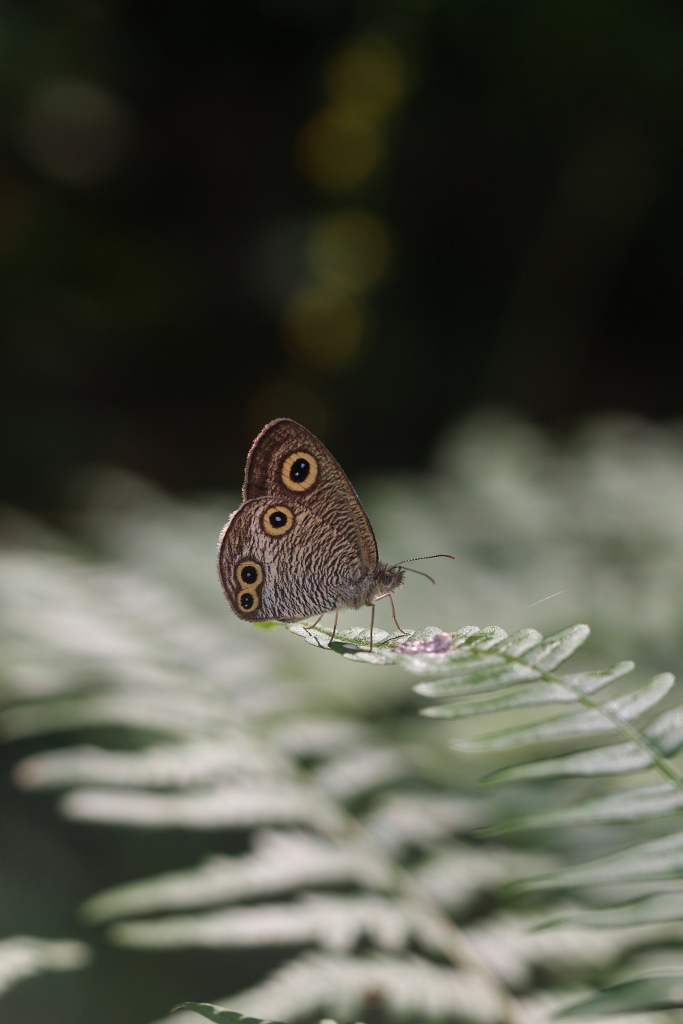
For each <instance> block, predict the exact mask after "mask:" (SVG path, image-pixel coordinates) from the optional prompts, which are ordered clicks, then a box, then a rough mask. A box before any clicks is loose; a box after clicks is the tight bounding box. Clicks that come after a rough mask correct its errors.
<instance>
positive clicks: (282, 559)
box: [218, 492, 374, 622]
mask: <svg viewBox="0 0 683 1024" xmlns="http://www.w3.org/2000/svg"><path fill="white" fill-rule="evenodd" d="M373 539H374V538H373ZM218 574H219V576H220V579H221V584H222V586H223V590H224V592H225V596H226V597H227V599H228V601H229V602H230V605H231V606H232V609H233V611H234V612H235V614H236V615H238V616H239V618H241V619H245V620H247V621H249V620H250V621H252V622H264V621H268V620H273V619H277V620H279V621H281V622H297V621H298V620H300V619H305V618H308V617H309V616H313V615H320V614H322V613H323V612H326V611H332V610H333V609H334V608H335V607H336V604H337V600H338V599H339V598H340V597H342V598H344V597H345V596H346V597H349V596H351V595H352V594H353V592H354V588H355V587H357V585H358V579H359V577H360V576H361V575H362V568H361V565H360V561H359V557H358V550H357V548H356V546H355V544H353V543H352V542H350V540H349V538H348V536H347V535H346V533H344V532H343V531H341V532H339V531H337V530H336V529H335V526H334V523H330V522H329V521H327V519H325V520H323V519H321V518H320V517H319V516H318V515H317V513H316V511H315V509H314V508H311V507H310V503H309V502H306V501H301V500H299V499H297V500H292V494H291V492H288V493H287V495H286V496H282V495H276V496H274V495H267V496H266V497H260V498H252V499H250V500H248V501H245V502H244V503H243V504H242V505H240V507H239V508H238V509H237V511H236V512H234V513H233V514H232V516H231V517H230V519H229V520H228V522H227V523H226V525H225V527H224V529H223V533H222V534H221V537H220V540H219V544H218Z"/></svg>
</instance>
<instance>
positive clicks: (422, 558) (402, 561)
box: [396, 555, 455, 566]
mask: <svg viewBox="0 0 683 1024" xmlns="http://www.w3.org/2000/svg"><path fill="white" fill-rule="evenodd" d="M428 558H452V559H453V561H455V555H419V556H418V557H417V558H403V559H402V560H401V561H400V562H397V563H396V565H397V566H402V565H403V563H404V562H424V561H426V560H427V559H428Z"/></svg>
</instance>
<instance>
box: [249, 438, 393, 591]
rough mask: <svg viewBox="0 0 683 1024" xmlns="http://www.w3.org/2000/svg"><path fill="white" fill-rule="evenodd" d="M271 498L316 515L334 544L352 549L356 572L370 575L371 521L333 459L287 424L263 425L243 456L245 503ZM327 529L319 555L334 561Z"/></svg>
mask: <svg viewBox="0 0 683 1024" xmlns="http://www.w3.org/2000/svg"><path fill="white" fill-rule="evenodd" d="M266 495H272V496H275V497H278V498H282V499H283V500H285V499H286V500H290V501H291V500H296V501H297V502H300V503H301V504H302V505H303V506H305V508H306V509H307V510H309V511H310V512H311V514H312V515H314V516H317V517H318V519H319V520H320V521H321V523H323V524H324V526H325V527H326V528H327V531H328V532H329V531H334V534H335V538H336V539H335V545H337V544H338V543H342V544H343V547H344V548H345V549H346V548H352V549H354V550H355V551H356V553H357V556H356V557H357V560H358V563H359V568H362V570H363V571H364V572H366V573H367V572H372V571H373V570H374V568H375V566H376V565H377V559H378V553H377V541H376V540H375V535H374V533H373V532H372V527H371V525H370V520H369V519H368V517H367V515H366V513H365V509H364V508H363V506H362V504H361V502H360V499H359V497H358V495H357V494H356V492H355V490H354V489H353V487H352V486H351V482H350V480H349V478H348V477H347V475H346V473H345V472H344V470H343V469H342V468H341V466H340V465H339V463H338V462H337V460H336V459H335V458H334V456H333V455H331V454H330V452H328V450H327V448H326V447H325V445H324V444H323V443H322V441H319V440H318V438H317V437H315V435H314V434H312V433H311V432H310V430H307V429H306V428H305V427H302V426H301V424H300V423H296V422H295V421H294V420H290V419H277V420H273V421H272V422H271V423H268V424H266V426H265V427H264V428H263V430H262V431H261V433H260V434H259V435H258V437H257V438H256V440H255V441H254V443H253V445H252V446H251V450H250V452H249V455H248V457H247V466H246V470H245V474H244V488H243V498H244V500H245V501H248V500H250V499H252V498H261V497H265V496H266ZM325 533H326V531H325V530H322V531H321V536H320V541H321V544H324V547H323V548H322V550H321V554H322V553H323V552H324V554H325V558H329V557H332V550H331V548H330V544H329V541H325V540H324V537H325Z"/></svg>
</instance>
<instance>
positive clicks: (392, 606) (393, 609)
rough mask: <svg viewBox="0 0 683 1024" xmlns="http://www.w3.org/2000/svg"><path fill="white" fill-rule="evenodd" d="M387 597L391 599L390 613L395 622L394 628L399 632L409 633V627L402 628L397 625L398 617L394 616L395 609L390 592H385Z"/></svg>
mask: <svg viewBox="0 0 683 1024" xmlns="http://www.w3.org/2000/svg"><path fill="white" fill-rule="evenodd" d="M387 597H388V598H389V600H390V601H391V614H392V617H393V620H394V622H395V623H396V629H397V630H398V631H399V633H409V632H410V630H409V629H402V628H401V626H399V624H398V619H397V618H396V609H395V608H394V599H393V597H392V596H391V594H387Z"/></svg>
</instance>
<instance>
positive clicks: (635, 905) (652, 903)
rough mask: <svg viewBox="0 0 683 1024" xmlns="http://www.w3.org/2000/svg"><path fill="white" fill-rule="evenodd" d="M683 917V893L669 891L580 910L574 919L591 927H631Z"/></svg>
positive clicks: (677, 919) (678, 919)
mask: <svg viewBox="0 0 683 1024" xmlns="http://www.w3.org/2000/svg"><path fill="white" fill-rule="evenodd" d="M681 919H683V893H682V892H667V893H662V894H660V895H656V896H646V897H641V898H640V899H637V900H629V902H628V903H625V904H623V905H622V906H619V907H607V908H605V909H600V910H587V911H584V912H580V913H579V914H577V915H576V917H575V918H573V920H575V921H576V922H577V923H578V924H581V925H587V926H588V927H590V928H630V927H632V926H633V925H639V924H656V923H659V922H662V921H680V920H681Z"/></svg>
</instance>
